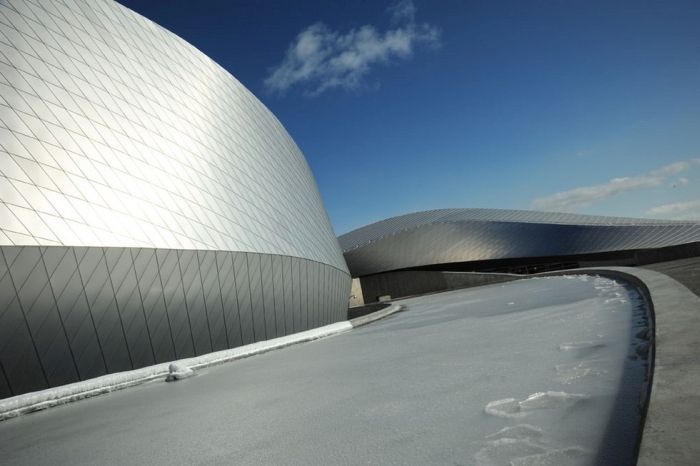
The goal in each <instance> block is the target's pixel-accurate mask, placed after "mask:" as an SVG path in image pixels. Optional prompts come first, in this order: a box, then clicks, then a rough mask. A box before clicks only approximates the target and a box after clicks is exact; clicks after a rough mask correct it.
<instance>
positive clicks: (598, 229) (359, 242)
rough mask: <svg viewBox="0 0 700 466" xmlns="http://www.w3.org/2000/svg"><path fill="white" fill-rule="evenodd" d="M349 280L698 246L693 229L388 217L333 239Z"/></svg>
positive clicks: (562, 220)
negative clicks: (533, 259) (509, 261)
mask: <svg viewBox="0 0 700 466" xmlns="http://www.w3.org/2000/svg"><path fill="white" fill-rule="evenodd" d="M339 241H340V245H341V248H342V249H343V253H344V255H345V259H346V261H347V263H348V267H349V268H350V271H351V273H352V275H353V276H364V275H370V274H374V273H380V272H386V271H391V270H398V269H405V268H411V267H422V266H427V265H434V264H449V263H459V262H471V261H486V260H498V259H517V258H527V257H550V256H569V255H582V254H594V253H602V252H610V251H624V250H636V249H652V248H660V247H666V246H676V245H681V244H687V243H693V242H697V241H700V222H681V221H670V220H652V219H634V218H623V217H600V216H590V215H577V214H566V213H556V212H535V211H518V210H498V209H442V210H431V211H425V212H416V213H412V214H407V215H402V216H398V217H392V218H389V219H386V220H382V221H380V222H376V223H373V224H370V225H367V226H364V227H362V228H358V229H357V230H354V231H351V232H349V233H347V234H344V235H342V236H340V237H339Z"/></svg>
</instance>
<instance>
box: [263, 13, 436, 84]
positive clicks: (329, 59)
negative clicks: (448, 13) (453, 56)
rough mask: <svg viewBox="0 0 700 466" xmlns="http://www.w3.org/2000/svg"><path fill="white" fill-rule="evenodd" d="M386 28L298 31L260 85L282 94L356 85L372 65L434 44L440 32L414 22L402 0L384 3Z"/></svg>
mask: <svg viewBox="0 0 700 466" xmlns="http://www.w3.org/2000/svg"><path fill="white" fill-rule="evenodd" d="M387 13H388V15H389V19H390V27H389V28H388V29H387V30H385V31H380V30H378V29H377V28H376V27H375V26H372V25H365V26H362V27H360V28H358V29H352V30H350V31H348V32H346V33H345V34H342V33H340V32H337V31H333V30H331V29H330V28H329V27H328V26H326V25H325V24H323V23H316V24H313V25H311V26H309V27H307V28H306V29H304V30H303V31H301V32H300V33H299V34H298V35H297V37H296V39H295V40H294V41H293V42H292V43H291V44H290V45H289V47H288V48H287V51H286V53H285V56H284V58H283V59H282V62H281V63H279V64H278V65H276V66H274V67H273V68H272V69H271V70H270V74H269V75H268V76H267V78H265V87H266V88H267V89H268V90H269V91H272V92H277V93H284V92H286V91H287V90H289V89H290V88H291V87H293V86H302V87H303V88H304V89H305V94H307V95H319V94H321V93H323V92H325V91H327V90H329V89H334V88H340V89H353V88H356V87H358V86H359V85H360V84H361V83H362V81H363V79H364V78H365V77H366V76H367V75H368V74H369V73H370V71H371V70H372V68H373V67H375V66H376V65H379V64H385V63H390V62H391V61H393V60H397V59H404V60H405V59H407V58H409V57H411V55H412V54H413V52H414V50H415V48H416V47H418V46H421V45H427V46H437V45H439V42H440V30H439V29H438V28H437V27H435V26H433V25H430V24H427V23H421V24H419V23H417V22H416V7H415V5H414V4H413V2H412V1H411V0H402V1H400V2H399V3H396V4H395V5H393V6H391V7H389V8H388V9H387Z"/></svg>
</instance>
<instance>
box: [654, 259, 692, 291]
mask: <svg viewBox="0 0 700 466" xmlns="http://www.w3.org/2000/svg"><path fill="white" fill-rule="evenodd" d="M643 268H645V269H649V270H655V271H657V272H661V273H663V274H665V275H668V276H669V277H671V278H673V279H674V280H676V281H678V282H680V283H681V284H683V285H684V286H685V287H686V288H688V289H689V290H690V291H692V292H693V293H695V294H696V295H698V296H700V257H690V258H688V259H679V260H675V261H668V262H657V263H656V264H649V265H645V266H643Z"/></svg>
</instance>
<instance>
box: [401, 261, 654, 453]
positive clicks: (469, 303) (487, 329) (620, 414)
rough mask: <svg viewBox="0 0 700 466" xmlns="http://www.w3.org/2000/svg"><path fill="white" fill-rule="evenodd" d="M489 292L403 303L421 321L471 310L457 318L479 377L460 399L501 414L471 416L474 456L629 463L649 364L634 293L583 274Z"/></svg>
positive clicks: (642, 313) (640, 306) (643, 317)
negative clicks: (481, 417)
mask: <svg viewBox="0 0 700 466" xmlns="http://www.w3.org/2000/svg"><path fill="white" fill-rule="evenodd" d="M490 291H491V293H493V294H492V295H490V296H485V295H484V294H483V293H481V292H477V293H474V294H473V295H472V296H471V298H470V299H467V300H455V299H454V298H455V295H454V294H452V293H449V294H442V295H435V296H432V297H421V298H416V299H412V300H407V302H406V303H405V304H406V305H407V306H408V307H409V309H412V310H414V311H415V312H417V313H418V312H420V314H421V320H422V321H423V322H427V321H430V319H432V318H433V317H437V316H440V317H441V318H444V317H445V315H446V314H452V315H453V316H454V317H457V316H460V315H467V316H469V317H468V318H467V319H466V320H465V321H462V323H466V324H467V325H470V327H471V328H470V329H469V330H467V331H466V332H465V334H464V335H463V336H465V337H466V336H467V335H468V341H465V344H467V343H468V349H467V348H465V350H466V351H467V353H468V355H467V356H466V357H468V359H469V361H470V362H469V363H468V364H465V365H466V366H468V367H469V366H471V367H470V368H469V370H476V371H478V372H479V373H480V376H479V377H478V379H477V381H478V382H477V383H478V384H473V385H472V386H471V387H470V392H471V396H469V397H468V398H467V399H466V400H465V402H466V403H470V404H472V405H473V406H472V409H471V411H472V412H473V413H475V412H476V411H477V410H478V408H479V407H480V406H481V405H483V411H484V412H485V413H486V414H487V415H488V416H491V417H493V418H494V420H496V419H497V420H498V421H497V422H493V420H488V421H486V422H480V421H478V420H476V419H475V423H474V424H472V425H471V429H470V430H469V432H466V433H465V435H466V436H467V437H468V438H469V442H470V444H471V445H473V450H474V451H473V458H474V461H475V463H476V464H478V465H501V464H506V465H507V464H513V465H550V464H551V465H569V464H571V465H574V464H575V465H579V464H580V465H588V464H590V465H595V464H611V465H612V464H615V465H617V464H630V463H632V462H633V461H634V457H633V454H634V452H635V450H634V448H635V442H636V438H637V437H636V436H637V435H638V432H639V428H640V410H639V403H640V401H641V400H643V395H644V393H643V388H644V387H643V383H644V380H645V376H646V373H647V368H648V361H647V353H648V349H649V346H648V338H647V328H648V321H647V313H646V309H645V304H644V301H643V299H642V298H641V296H640V295H639V294H638V293H637V292H636V290H635V289H633V288H631V287H629V286H628V285H625V284H621V283H618V282H616V281H614V280H610V279H606V278H601V277H591V276H585V275H577V276H575V275H572V276H565V277H557V278H554V277H552V278H539V279H531V280H528V281H521V282H517V283H513V284H505V285H500V290H494V288H493V287H492V288H491V290H490ZM494 291H495V292H494ZM416 324H418V323H416ZM416 324H413V325H416ZM467 332H468V333H467ZM453 338H459V336H458V335H453ZM640 397H641V399H640ZM487 399H488V401H486V400H487Z"/></svg>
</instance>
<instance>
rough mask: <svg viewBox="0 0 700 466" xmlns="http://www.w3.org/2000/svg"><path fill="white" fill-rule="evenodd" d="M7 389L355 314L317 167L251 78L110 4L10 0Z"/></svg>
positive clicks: (2, 179)
mask: <svg viewBox="0 0 700 466" xmlns="http://www.w3.org/2000/svg"><path fill="white" fill-rule="evenodd" d="M0 252H1V254H0V369H2V370H1V371H0V397H5V396H9V395H14V394H18V393H23V392H26V391H31V390H36V389H40V388H44V387H48V386H54V385H57V384H62V383H66V382H70V381H74V380H79V379H84V378H87V377H93V376H95V375H99V374H104V373H109V372H114V371H120V370H125V369H130V368H136V367H142V366H144V365H147V364H152V363H154V362H163V361H168V360H171V359H173V358H181V357H186V356H190V355H194V354H202V353H206V352H210V351H212V350H217V349H223V348H227V347H233V346H237V345H240V344H245V343H249V342H252V341H258V340H263V339H267V338H272V337H275V336H280V335H284V334H287V333H292V332H295V331H300V330H304V329H307V328H310V327H314V326H319V325H323V324H325V323H331V322H335V321H338V320H340V319H344V318H345V310H346V308H347V294H348V290H349V287H350V283H349V277H348V271H347V267H346V265H345V262H344V260H343V257H342V253H341V251H340V248H339V247H338V242H337V239H336V237H335V234H334V232H333V229H332V227H331V225H330V222H329V220H328V217H327V215H326V212H325V210H324V207H323V203H322V201H321V198H320V195H319V192H318V189H317V186H316V183H315V180H314V178H313V176H312V173H311V171H310V169H309V166H308V165H307V163H306V160H305V159H304V156H303V154H302V153H301V152H300V150H299V149H298V147H297V146H296V144H295V143H294V141H293V140H292V139H291V137H290V136H289V135H288V134H287V132H286V131H285V129H284V128H283V126H282V125H281V124H280V122H279V121H278V120H277V119H276V118H275V117H274V115H272V113H271V112H270V111H269V110H267V109H266V108H265V106H264V105H263V104H262V103H260V101H258V100H257V99H256V98H255V96H253V95H252V94H251V93H250V92H249V91H248V90H247V89H245V88H244V87H243V86H242V85H241V84H240V83H239V82H238V81H237V80H236V79H235V78H234V77H233V76H231V75H230V74H229V73H228V72H226V71H225V70H224V69H222V68H221V67H220V66H219V65H217V64H216V63H214V62H213V61H212V60H211V59H209V58H208V57H206V56H205V55H204V54H202V53H201V52H199V51H198V50H196V49H195V48H194V47H192V46H191V45H189V44H188V43H186V42H185V41H184V40H182V39H180V38H179V37H177V36H175V35H174V34H172V33H170V32H168V31H167V30H165V29H163V28H162V27H160V26H158V25H156V24H154V23H153V22H151V21H149V20H147V19H146V18H143V17H141V16H139V15H138V14H136V13H134V12H133V11H131V10H129V9H127V8H125V7H123V6H121V5H119V4H118V3H116V2H113V1H110V0H90V1H88V0H65V1H63V0H41V1H39V0H7V1H2V2H0Z"/></svg>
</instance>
